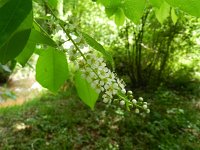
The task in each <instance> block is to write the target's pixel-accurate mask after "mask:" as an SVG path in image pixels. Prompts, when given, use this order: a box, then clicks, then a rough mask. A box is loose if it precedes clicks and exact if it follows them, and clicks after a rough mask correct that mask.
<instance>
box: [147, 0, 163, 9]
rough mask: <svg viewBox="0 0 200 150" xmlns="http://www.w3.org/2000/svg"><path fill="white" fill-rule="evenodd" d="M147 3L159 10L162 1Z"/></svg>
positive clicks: (154, 0) (153, 0) (150, 0)
mask: <svg viewBox="0 0 200 150" xmlns="http://www.w3.org/2000/svg"><path fill="white" fill-rule="evenodd" d="M149 2H150V3H151V5H152V6H153V7H157V8H160V6H161V4H162V3H163V0H149Z"/></svg>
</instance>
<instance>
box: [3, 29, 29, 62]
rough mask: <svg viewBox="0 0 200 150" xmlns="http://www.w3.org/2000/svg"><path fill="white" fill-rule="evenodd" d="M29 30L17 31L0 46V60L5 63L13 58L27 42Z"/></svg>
mask: <svg viewBox="0 0 200 150" xmlns="http://www.w3.org/2000/svg"><path fill="white" fill-rule="evenodd" d="M30 31H31V30H29V29H28V30H23V31H20V32H17V33H16V34H14V36H12V38H11V39H10V40H9V41H8V42H7V43H6V44H4V45H3V46H2V47H1V48H0V62H1V63H3V64H6V63H7V62H8V61H9V60H12V59H14V58H15V57H16V56H17V55H19V53H20V52H21V51H22V50H23V48H24V46H25V45H26V43H27V39H28V38H29V35H30Z"/></svg>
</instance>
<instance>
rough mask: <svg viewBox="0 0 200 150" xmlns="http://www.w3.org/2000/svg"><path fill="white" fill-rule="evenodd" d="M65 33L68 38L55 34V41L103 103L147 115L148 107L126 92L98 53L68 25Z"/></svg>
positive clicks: (122, 84) (59, 33) (63, 34)
mask: <svg viewBox="0 0 200 150" xmlns="http://www.w3.org/2000/svg"><path fill="white" fill-rule="evenodd" d="M65 29H66V31H69V33H70V34H69V36H70V37H67V35H66V33H65V32H63V31H60V30H59V32H58V33H57V34H55V35H56V39H60V40H61V41H62V42H63V44H62V47H63V48H64V49H66V50H67V53H68V55H69V59H70V61H71V62H73V63H74V64H75V65H76V68H79V69H80V70H81V72H82V77H83V78H85V79H86V80H87V81H88V82H89V83H90V84H91V87H93V88H94V89H95V90H96V92H97V93H102V99H103V102H104V103H111V102H117V103H118V104H120V105H121V106H122V107H126V108H127V109H130V108H131V109H134V111H135V113H137V114H138V113H140V112H146V113H149V112H150V110H149V109H148V105H147V103H146V102H143V98H142V97H140V98H139V99H138V101H137V100H136V99H134V98H133V94H132V91H126V89H125V83H124V81H123V80H120V79H119V78H118V77H117V75H116V74H115V73H114V72H112V71H111V70H110V69H109V68H107V67H106V63H105V61H104V59H103V58H102V56H101V55H100V54H99V53H97V52H96V53H95V52H94V51H93V52H91V51H89V48H88V46H87V45H86V44H83V43H84V40H83V39H82V36H81V34H80V33H79V32H77V31H76V29H75V28H74V27H73V26H72V25H68V26H67V27H66V28H65Z"/></svg>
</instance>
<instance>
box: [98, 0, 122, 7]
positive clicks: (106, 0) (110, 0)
mask: <svg viewBox="0 0 200 150" xmlns="http://www.w3.org/2000/svg"><path fill="white" fill-rule="evenodd" d="M100 2H101V3H102V4H103V5H104V6H105V7H106V8H109V7H118V6H119V5H120V4H121V0H100Z"/></svg>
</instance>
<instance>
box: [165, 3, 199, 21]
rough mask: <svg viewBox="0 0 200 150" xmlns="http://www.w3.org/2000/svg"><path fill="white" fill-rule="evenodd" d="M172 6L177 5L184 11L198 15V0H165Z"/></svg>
mask: <svg viewBox="0 0 200 150" xmlns="http://www.w3.org/2000/svg"><path fill="white" fill-rule="evenodd" d="M166 2H167V3H169V4H170V5H171V6H173V7H178V8H180V9H181V10H183V11H185V12H186V13H188V14H190V15H193V16H196V17H200V1H199V0H166Z"/></svg>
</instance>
